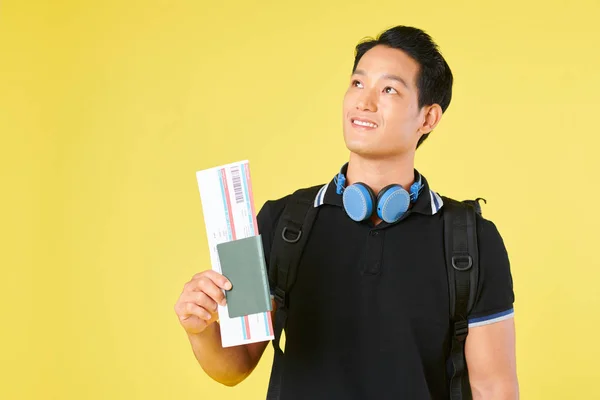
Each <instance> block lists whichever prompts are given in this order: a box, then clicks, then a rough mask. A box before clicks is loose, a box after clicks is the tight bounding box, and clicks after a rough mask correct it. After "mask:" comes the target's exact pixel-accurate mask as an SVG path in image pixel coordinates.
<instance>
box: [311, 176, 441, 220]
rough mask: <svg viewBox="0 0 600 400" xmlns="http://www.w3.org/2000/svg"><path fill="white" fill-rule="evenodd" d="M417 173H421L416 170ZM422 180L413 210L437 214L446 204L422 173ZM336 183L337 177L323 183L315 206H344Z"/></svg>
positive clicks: (316, 197) (426, 213)
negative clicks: (421, 186)
mask: <svg viewBox="0 0 600 400" xmlns="http://www.w3.org/2000/svg"><path fill="white" fill-rule="evenodd" d="M415 173H417V174H418V173H419V172H418V171H417V170H415ZM421 182H422V184H423V189H422V190H421V194H420V195H419V198H418V199H417V201H416V202H415V203H414V204H413V206H412V208H411V210H412V212H416V213H419V214H424V215H434V214H437V213H438V211H440V210H441V208H442V207H443V205H444V202H443V201H442V198H441V197H440V195H439V194H437V193H436V192H434V191H433V190H431V189H430V187H429V183H428V182H427V179H425V177H424V176H422V175H421ZM335 189H336V184H335V177H334V178H333V179H332V180H331V181H330V182H329V183H327V184H326V185H323V186H322V187H321V189H320V190H319V192H318V193H317V195H316V196H315V201H314V206H315V207H320V206H322V205H323V204H328V205H331V206H338V207H343V203H342V195H341V194H337V192H336V190H335Z"/></svg>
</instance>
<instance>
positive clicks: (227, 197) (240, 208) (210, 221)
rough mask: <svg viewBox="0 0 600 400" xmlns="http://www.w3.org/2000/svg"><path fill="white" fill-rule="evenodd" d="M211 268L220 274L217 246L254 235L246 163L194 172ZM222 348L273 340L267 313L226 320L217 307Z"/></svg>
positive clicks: (226, 315)
mask: <svg viewBox="0 0 600 400" xmlns="http://www.w3.org/2000/svg"><path fill="white" fill-rule="evenodd" d="M196 179H197V180H198V188H199V191H200V200H201V202H202V211H203V214H204V223H205V225H206V234H207V238H208V245H209V248H210V261H211V264H212V269H213V270H214V271H217V272H218V273H222V272H221V266H220V263H219V253H218V252H217V244H219V243H223V242H227V241H232V240H237V239H243V238H246V237H249V236H254V235H258V233H259V232H258V226H257V223H256V210H255V207H254V198H253V195H252V182H251V180H250V169H249V166H248V161H247V160H246V161H240V162H235V163H231V164H226V165H222V166H218V167H213V168H209V169H205V170H202V171H198V172H196ZM218 313H219V323H220V326H221V342H222V346H223V347H230V346H237V345H240V344H247V343H255V342H262V341H267V340H272V339H273V323H272V321H271V313H270V312H264V313H259V314H251V315H247V316H243V317H236V318H229V313H228V310H227V305H225V306H221V305H219V306H218Z"/></svg>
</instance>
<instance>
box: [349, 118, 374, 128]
mask: <svg viewBox="0 0 600 400" xmlns="http://www.w3.org/2000/svg"><path fill="white" fill-rule="evenodd" d="M352 122H354V123H355V124H356V125H359V126H368V127H370V128H377V125H375V124H372V123H370V122H364V121H359V120H356V119H354V120H352Z"/></svg>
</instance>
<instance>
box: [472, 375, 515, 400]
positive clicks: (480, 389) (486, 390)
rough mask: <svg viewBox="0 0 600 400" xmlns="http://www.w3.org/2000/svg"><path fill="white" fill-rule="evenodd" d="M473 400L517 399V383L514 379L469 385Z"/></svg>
mask: <svg viewBox="0 0 600 400" xmlns="http://www.w3.org/2000/svg"><path fill="white" fill-rule="evenodd" d="M471 391H472V392H473V400H489V399H494V400H496V399H498V400H518V399H519V384H518V383H517V382H516V381H512V380H508V381H497V382H494V383H490V384H489V385H471Z"/></svg>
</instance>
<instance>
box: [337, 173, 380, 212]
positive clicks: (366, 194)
mask: <svg viewBox="0 0 600 400" xmlns="http://www.w3.org/2000/svg"><path fill="white" fill-rule="evenodd" d="M342 202H343V204H344V210H345V211H346V214H348V216H349V217H350V218H351V219H353V220H354V221H357V222H361V221H365V220H367V219H369V218H370V217H371V216H372V215H373V208H374V207H375V202H376V199H375V194H374V193H373V190H371V188H370V187H369V186H367V185H365V184H364V183H362V182H357V183H355V184H352V185H350V186H348V187H346V189H344V194H343V195H342Z"/></svg>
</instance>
